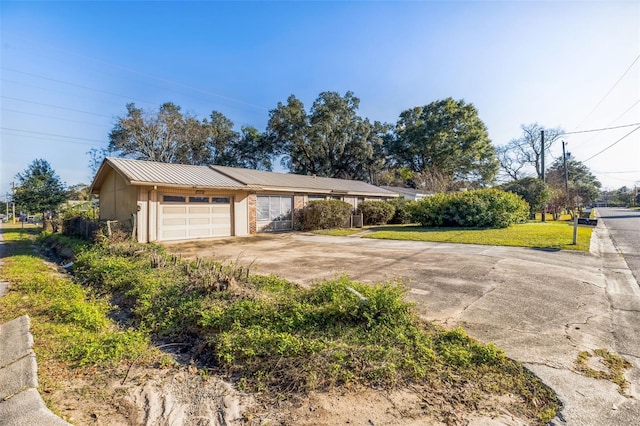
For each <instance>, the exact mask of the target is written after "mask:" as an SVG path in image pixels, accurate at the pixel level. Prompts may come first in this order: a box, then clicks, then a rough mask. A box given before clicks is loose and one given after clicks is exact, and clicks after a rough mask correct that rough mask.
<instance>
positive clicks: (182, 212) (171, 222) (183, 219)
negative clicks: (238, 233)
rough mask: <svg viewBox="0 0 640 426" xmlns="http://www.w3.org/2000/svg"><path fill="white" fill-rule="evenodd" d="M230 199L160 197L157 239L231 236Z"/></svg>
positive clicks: (225, 197)
mask: <svg viewBox="0 0 640 426" xmlns="http://www.w3.org/2000/svg"><path fill="white" fill-rule="evenodd" d="M231 217H232V212H231V197H229V196H220V197H216V196H185V195H163V196H162V200H161V203H160V209H159V218H158V219H159V220H158V240H160V241H172V240H187V239H189V240H190V239H197V238H212V237H228V236H231V235H232V232H231V229H232V227H231V226H232V221H231Z"/></svg>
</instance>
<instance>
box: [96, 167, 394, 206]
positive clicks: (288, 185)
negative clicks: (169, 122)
mask: <svg viewBox="0 0 640 426" xmlns="http://www.w3.org/2000/svg"><path fill="white" fill-rule="evenodd" d="M109 168H112V169H113V170H115V171H116V172H117V173H119V174H120V175H121V176H122V177H123V178H124V179H125V180H126V181H127V182H128V183H129V184H133V185H145V186H150V185H161V186H166V187H167V186H168V187H179V188H211V189H244V190H253V191H256V190H265V191H286V192H303V193H311V194H313V193H318V194H335V195H357V196H379V197H397V194H396V193H394V192H391V191H387V190H385V189H382V188H378V187H377V186H374V185H370V184H368V183H366V182H360V181H355V180H346V179H334V178H326V177H314V176H305V175H294V174H287V173H275V172H265V171H261V170H251V169H240V168H236V167H225V166H209V167H206V166H192V165H186V164H172V163H161V162H157V161H144V160H132V159H128V158H114V157H107V158H105V159H104V161H103V162H102V165H101V166H100V169H99V170H98V173H97V174H96V176H95V178H94V180H93V183H92V185H91V192H92V193H97V192H98V191H99V188H100V186H101V185H102V182H103V180H104V179H105V178H106V176H107V171H108V169H109Z"/></svg>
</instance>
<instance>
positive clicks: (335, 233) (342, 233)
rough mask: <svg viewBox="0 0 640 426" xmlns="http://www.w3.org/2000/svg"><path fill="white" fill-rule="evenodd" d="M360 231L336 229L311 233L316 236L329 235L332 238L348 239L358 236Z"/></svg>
mask: <svg viewBox="0 0 640 426" xmlns="http://www.w3.org/2000/svg"><path fill="white" fill-rule="evenodd" d="M362 231H363V229H348V228H337V229H318V230H315V231H313V233H314V234H318V235H331V236H332V237H348V236H349V235H354V234H359V233H361V232H362Z"/></svg>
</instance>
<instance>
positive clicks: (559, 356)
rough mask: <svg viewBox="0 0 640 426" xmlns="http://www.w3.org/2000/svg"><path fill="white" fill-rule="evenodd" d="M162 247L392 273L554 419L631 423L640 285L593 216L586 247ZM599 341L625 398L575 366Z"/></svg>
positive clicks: (305, 267) (295, 265) (362, 275)
mask: <svg viewBox="0 0 640 426" xmlns="http://www.w3.org/2000/svg"><path fill="white" fill-rule="evenodd" d="M166 247H167V249H168V250H169V251H170V252H174V253H181V254H182V255H184V256H191V257H196V256H200V257H203V256H213V257H216V258H218V259H227V260H238V261H240V262H241V263H243V264H249V263H253V270H254V272H258V273H274V274H277V275H279V276H282V277H285V278H288V279H290V280H294V281H298V282H300V283H303V284H312V283H313V282H314V281H316V280H321V279H325V278H332V277H334V276H336V275H339V274H347V275H349V276H350V277H351V278H353V279H355V280H359V281H363V282H376V281H384V280H390V279H399V280H402V281H403V282H404V283H406V285H407V286H409V288H410V292H409V295H408V296H409V298H410V300H412V301H413V302H415V303H416V308H417V310H418V311H419V313H420V314H421V315H423V316H424V317H425V318H427V319H429V320H433V321H436V322H440V323H442V324H443V325H445V326H447V327H452V326H455V325H462V326H464V328H465V329H466V330H467V331H468V333H469V334H470V335H472V336H474V337H475V338H477V339H479V340H481V341H483V342H495V343H496V344H497V345H498V346H500V347H502V348H503V349H504V350H505V352H506V353H507V355H508V356H510V357H511V358H513V359H516V360H518V361H521V362H523V363H525V365H526V366H527V367H528V368H529V369H530V370H532V371H533V372H534V373H535V374H537V375H538V376H539V377H541V378H542V379H543V380H544V381H545V382H546V383H547V384H548V385H549V386H551V387H552V388H553V389H554V390H555V391H556V392H557V393H558V395H559V396H560V398H561V399H562V401H563V403H564V408H563V410H562V413H561V416H559V417H558V418H556V420H555V421H554V423H555V424H559V425H560V424H568V425H625V426H626V425H640V403H639V402H638V399H637V398H638V397H640V288H639V287H638V284H637V282H636V281H635V279H634V278H633V276H632V275H631V273H630V271H629V269H628V268H627V266H626V263H625V262H624V260H623V259H622V258H621V256H620V255H619V253H617V251H616V249H615V247H614V246H613V244H612V243H611V240H610V238H609V235H608V232H607V229H606V228H604V227H603V226H600V227H599V228H597V229H596V231H595V232H594V237H593V239H592V253H578V252H569V251H542V250H532V249H522V248H510V247H493V246H477V245H459V244H442V243H428V242H405V241H386V240H372V239H363V238H358V237H328V236H318V235H313V234H300V233H288V234H276V235H258V236H253V237H247V238H232V239H224V240H209V241H199V242H194V243H191V242H190V243H181V244H175V243H174V244H167V245H166ZM598 348H605V349H608V350H609V351H610V352H612V353H617V354H620V355H623V356H624V357H625V358H626V359H627V360H629V361H630V362H632V363H633V365H634V368H633V369H631V370H630V371H629V372H628V373H627V375H626V377H627V379H628V380H629V381H630V382H631V387H630V389H628V390H627V395H628V396H623V395H622V394H620V393H619V392H618V387H617V386H616V385H615V384H613V383H610V382H607V381H603V380H597V379H592V378H588V377H585V376H583V375H581V374H579V373H577V372H576V371H575V368H574V362H575V360H576V357H577V355H578V353H579V352H580V351H592V350H593V349H598ZM593 366H594V367H595V368H598V366H597V365H595V364H594V365H593Z"/></svg>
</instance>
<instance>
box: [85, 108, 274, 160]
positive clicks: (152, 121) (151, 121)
mask: <svg viewBox="0 0 640 426" xmlns="http://www.w3.org/2000/svg"><path fill="white" fill-rule="evenodd" d="M108 150H109V152H113V153H116V154H118V155H120V156H123V157H132V158H135V159H138V160H150V161H160V162H164V163H180V164H194V165H209V164H218V165H222V166H235V167H250V166H251V165H255V166H256V168H263V169H271V158H272V156H273V147H272V145H271V144H269V143H268V140H266V139H265V138H264V137H262V136H261V135H260V133H259V132H258V131H257V130H256V129H255V128H249V127H247V128H246V129H243V130H242V133H238V132H236V131H235V130H234V129H233V122H232V121H231V120H229V119H228V118H227V117H225V116H224V114H222V113H221V112H218V111H212V112H211V115H210V116H209V118H205V119H203V120H199V119H197V118H196V117H193V116H191V115H188V114H182V113H181V112H180V107H179V106H177V105H175V104H173V103H170V102H167V103H165V104H163V105H162V106H161V107H160V110H159V111H158V113H157V114H155V115H154V114H152V113H149V112H145V111H144V110H142V109H140V108H136V106H135V105H134V104H133V103H130V104H127V115H126V116H125V117H120V118H118V122H117V123H116V125H115V127H114V129H113V130H112V131H111V133H110V134H109V148H108ZM89 154H90V155H91V157H92V163H91V165H92V166H94V168H95V164H96V162H97V161H96V160H97V159H98V158H100V154H101V153H100V152H99V151H97V150H92V151H90V152H89Z"/></svg>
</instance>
